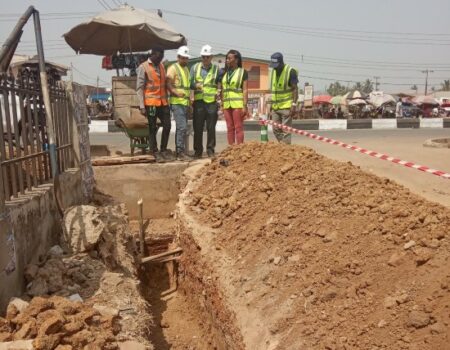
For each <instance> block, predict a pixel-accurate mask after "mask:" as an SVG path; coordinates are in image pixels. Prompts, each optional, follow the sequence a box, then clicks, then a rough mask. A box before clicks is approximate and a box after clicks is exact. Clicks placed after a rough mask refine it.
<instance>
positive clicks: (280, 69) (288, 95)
mask: <svg viewBox="0 0 450 350" xmlns="http://www.w3.org/2000/svg"><path fill="white" fill-rule="evenodd" d="M270 67H271V68H273V69H272V75H271V82H270V86H271V91H270V92H271V94H272V106H271V107H272V111H271V114H270V116H271V118H272V120H273V121H274V122H277V123H279V124H283V125H286V126H290V127H292V117H293V116H294V115H295V112H296V108H297V100H298V87H297V84H298V74H297V71H296V70H295V69H294V68H292V67H291V66H289V65H287V64H285V63H284V60H283V55H282V54H281V53H280V52H275V53H274V54H273V55H272V56H271V57H270ZM273 133H274V134H275V137H276V138H277V140H278V142H283V143H287V144H290V143H291V134H290V133H287V132H285V131H283V129H281V128H277V127H275V126H274V127H273Z"/></svg>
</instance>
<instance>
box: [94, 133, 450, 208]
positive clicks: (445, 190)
mask: <svg viewBox="0 0 450 350" xmlns="http://www.w3.org/2000/svg"><path fill="white" fill-rule="evenodd" d="M314 133H317V134H320V135H323V136H327V137H330V138H333V139H336V140H339V141H343V142H346V143H351V144H356V145H358V146H360V147H363V148H368V149H371V150H373V151H377V152H380V153H386V154H388V155H390V156H394V157H397V158H400V159H402V160H408V161H411V162H414V163H418V164H421V165H426V166H429V167H431V168H434V169H438V170H443V171H446V172H449V173H450V149H449V148H447V149H442V148H429V147H424V146H423V143H424V142H425V141H426V140H428V139H433V138H450V130H448V129H394V130H373V129H372V130H336V131H324V130H323V131H315V132H314ZM245 137H246V140H259V133H258V132H246V134H245ZM269 138H270V139H271V140H274V137H273V135H272V134H271V133H270V135H269ZM158 139H159V137H158ZM173 139H174V135H173V134H171V139H170V144H172V143H173ZM293 143H295V144H299V145H304V146H307V147H311V148H313V149H314V150H316V151H317V152H318V153H320V154H323V155H325V156H327V157H329V158H332V159H335V160H338V161H350V162H352V163H353V164H355V165H357V166H360V167H361V169H363V170H365V171H367V172H372V173H374V174H376V175H378V176H384V177H387V178H389V179H392V180H394V181H396V182H397V183H399V184H401V185H403V186H405V187H407V188H409V189H410V190H411V191H412V192H415V193H417V194H419V195H421V196H423V197H425V198H427V199H429V200H431V201H435V202H438V203H441V204H443V205H445V206H447V207H449V208H450V180H445V179H442V178H439V177H437V176H435V175H431V174H426V173H423V172H421V171H418V170H414V169H409V168H406V167H404V166H400V165H396V164H393V163H390V162H387V161H383V160H379V159H375V158H373V157H370V156H367V155H364V154H360V153H357V152H354V151H349V150H346V149H344V148H342V147H338V146H334V145H330V144H327V143H324V142H320V141H316V140H313V139H310V138H307V137H304V136H293ZM91 144H92V145H107V146H108V147H109V149H110V150H111V152H112V154H114V153H115V152H117V151H120V152H123V153H128V152H129V143H128V139H127V137H126V136H125V135H124V134H122V133H109V134H91ZM225 147H227V143H226V134H225V133H218V134H217V151H221V150H223V149H224V148H225Z"/></svg>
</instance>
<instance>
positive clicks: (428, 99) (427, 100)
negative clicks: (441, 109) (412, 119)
mask: <svg viewBox="0 0 450 350" xmlns="http://www.w3.org/2000/svg"><path fill="white" fill-rule="evenodd" d="M412 101H413V103H415V104H417V105H433V106H436V105H439V101H438V100H436V99H435V98H434V97H432V96H424V95H422V96H416V97H414V98H413V99H412Z"/></svg>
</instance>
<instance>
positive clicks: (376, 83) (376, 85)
mask: <svg viewBox="0 0 450 350" xmlns="http://www.w3.org/2000/svg"><path fill="white" fill-rule="evenodd" d="M373 78H374V79H375V91H378V79H380V77H373Z"/></svg>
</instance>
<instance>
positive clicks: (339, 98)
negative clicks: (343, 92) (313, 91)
mask: <svg viewBox="0 0 450 350" xmlns="http://www.w3.org/2000/svg"><path fill="white" fill-rule="evenodd" d="M343 102H344V96H340V95H338V96H334V97H333V98H332V99H331V100H330V103H331V104H332V105H340V104H343Z"/></svg>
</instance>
